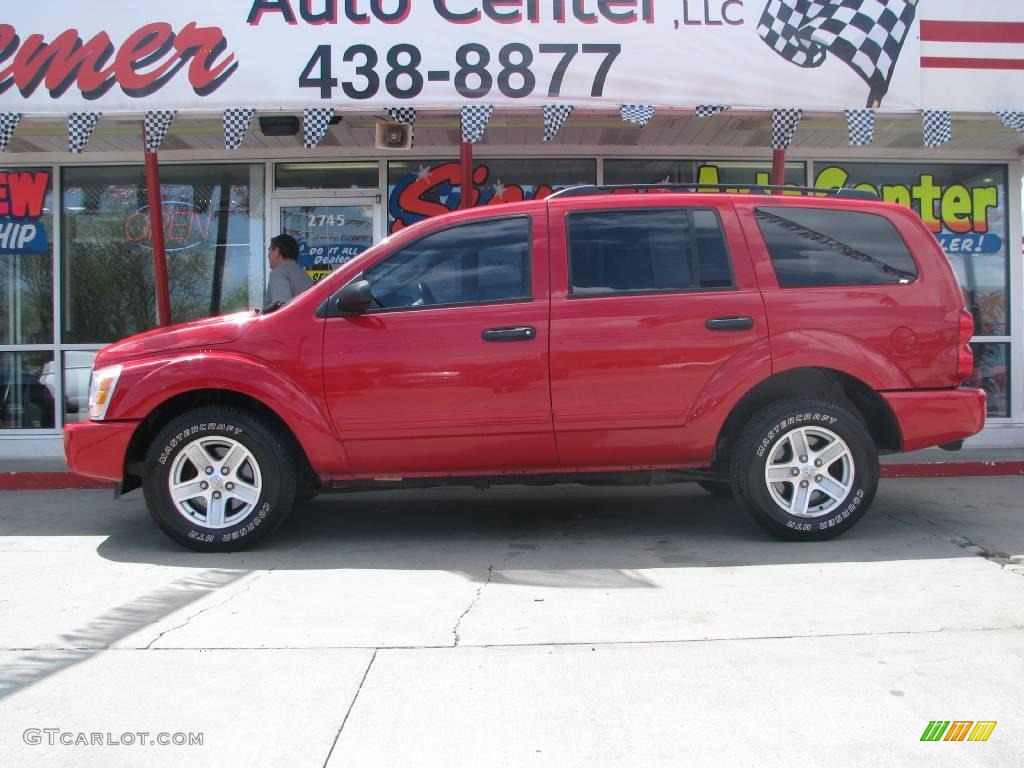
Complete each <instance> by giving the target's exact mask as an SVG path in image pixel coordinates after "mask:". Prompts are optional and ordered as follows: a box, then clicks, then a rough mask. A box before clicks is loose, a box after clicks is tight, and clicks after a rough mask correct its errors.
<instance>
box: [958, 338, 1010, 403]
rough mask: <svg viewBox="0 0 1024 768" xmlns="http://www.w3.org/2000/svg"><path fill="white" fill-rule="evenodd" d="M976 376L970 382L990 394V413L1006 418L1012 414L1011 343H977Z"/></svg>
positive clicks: (975, 354)
mask: <svg viewBox="0 0 1024 768" xmlns="http://www.w3.org/2000/svg"><path fill="white" fill-rule="evenodd" d="M971 349H973V350H974V376H973V377H972V378H971V380H970V381H969V382H968V383H969V384H970V386H972V387H981V388H982V389H984V390H985V394H986V395H988V415H989V416H990V417H995V418H1006V417H1008V416H1009V415H1010V345H1009V344H991V343H975V344H971Z"/></svg>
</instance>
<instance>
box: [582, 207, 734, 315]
mask: <svg viewBox="0 0 1024 768" xmlns="http://www.w3.org/2000/svg"><path fill="white" fill-rule="evenodd" d="M566 226H567V229H568V236H569V281H570V295H571V296H574V297H582V296H606V295H609V294H618V293H661V292H674V291H693V290H701V289H708V288H731V287H732V285H733V277H732V267H731V264H730V262H729V252H728V250H727V248H726V244H725V237H724V235H723V233H722V225H721V222H720V221H719V219H718V214H717V213H716V212H715V211H714V210H711V209H686V208H658V209H641V210H638V209H630V210H614V211H612V210H608V211H585V212H581V213H572V214H569V216H568V219H567V224H566Z"/></svg>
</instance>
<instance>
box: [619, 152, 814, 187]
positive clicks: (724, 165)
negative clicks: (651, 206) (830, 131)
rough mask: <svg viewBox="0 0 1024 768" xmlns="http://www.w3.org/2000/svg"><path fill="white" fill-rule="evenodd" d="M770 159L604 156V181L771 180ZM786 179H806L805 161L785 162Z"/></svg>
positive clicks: (735, 182)
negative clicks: (662, 158) (756, 160)
mask: <svg viewBox="0 0 1024 768" xmlns="http://www.w3.org/2000/svg"><path fill="white" fill-rule="evenodd" d="M771 178H772V165H771V163H758V162H747V161H719V160H612V159H609V160H605V161H604V183H605V184H722V185H725V186H727V187H729V188H730V189H738V190H742V189H743V186H744V185H750V184H770V183H771ZM786 183H787V184H796V185H798V186H803V185H804V184H806V183H807V169H806V167H805V164H804V163H799V162H795V163H786Z"/></svg>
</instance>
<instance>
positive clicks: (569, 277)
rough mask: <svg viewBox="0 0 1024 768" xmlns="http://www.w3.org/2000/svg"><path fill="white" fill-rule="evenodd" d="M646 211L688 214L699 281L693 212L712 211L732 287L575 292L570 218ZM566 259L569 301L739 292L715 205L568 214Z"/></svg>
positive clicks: (691, 255)
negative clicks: (595, 214)
mask: <svg viewBox="0 0 1024 768" xmlns="http://www.w3.org/2000/svg"><path fill="white" fill-rule="evenodd" d="M644 211H659V212H660V211H680V212H683V213H685V214H686V223H687V226H688V228H689V231H690V235H691V237H690V244H689V245H690V247H689V248H688V249H687V250H688V251H689V253H688V254H687V260H688V262H689V264H690V268H691V270H693V273H694V274H695V275H696V276H697V280H698V282H699V281H700V251H699V250H698V248H697V242H696V237H693V232H694V223H693V212H694V211H709V212H711V214H712V215H713V216H714V217H715V220H716V221H717V222H718V231H719V232H720V233H721V235H722V243H723V244H724V246H725V259H726V266H727V267H728V268H729V283H730V284H729V285H727V286H718V285H716V286H708V287H707V288H703V287H701V286H700V285H697V286H695V287H692V288H636V289H631V290H624V291H620V290H614V289H612V290H609V291H603V292H601V293H591V294H587V295H583V294H578V293H575V292H574V285H573V277H572V271H573V270H572V240H573V238H572V232H571V229H570V227H569V219H570V218H572V217H574V216H579V215H584V214H594V213H637V212H644ZM565 257H566V262H567V263H566V275H567V280H568V285H567V286H566V288H567V291H566V298H567V299H570V300H580V299H606V298H608V297H611V296H660V295H663V294H688V293H710V292H715V291H737V290H739V286H738V285H737V284H736V270H735V267H734V265H733V258H732V250H731V248H730V247H729V238H728V237H727V236H726V233H725V226H724V225H723V222H722V215H721V211H720V210H719V209H718V208H717V207H715V206H705V205H694V206H678V205H652V206H643V207H634V206H629V207H615V208H604V207H601V208H586V209H582V210H578V211H569V212H568V213H566V215H565Z"/></svg>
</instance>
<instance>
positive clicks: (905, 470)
mask: <svg viewBox="0 0 1024 768" xmlns="http://www.w3.org/2000/svg"><path fill="white" fill-rule="evenodd" d="M1012 475H1024V461H934V462H907V463H892V464H882V466H881V477H883V478H888V479H905V478H914V477H917V478H922V477H924V478H927V477H1000V476H1012ZM116 485H117V483H114V482H112V481H110V480H97V479H95V478H92V477H85V476H84V475H76V474H75V473H73V472H5V473H0V491H74V490H95V489H102V488H114V487H115V486H116Z"/></svg>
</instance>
